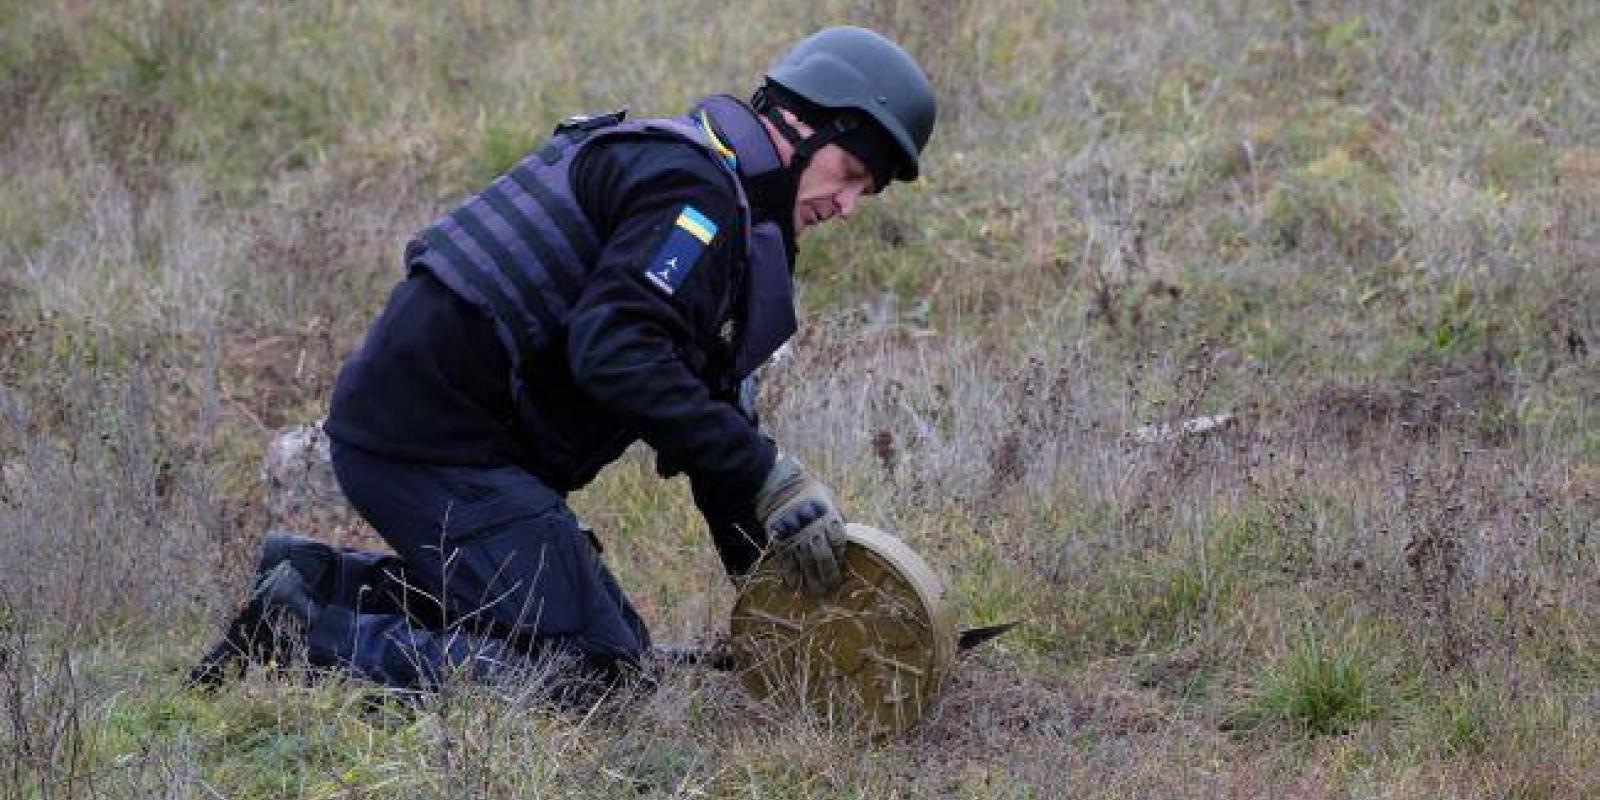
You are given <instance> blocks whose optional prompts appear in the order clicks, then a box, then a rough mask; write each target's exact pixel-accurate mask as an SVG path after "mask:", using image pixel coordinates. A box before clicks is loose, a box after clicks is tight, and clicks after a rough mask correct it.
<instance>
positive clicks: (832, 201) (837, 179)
mask: <svg viewBox="0 0 1600 800" xmlns="http://www.w3.org/2000/svg"><path fill="white" fill-rule="evenodd" d="M876 191H877V187H876V186H874V185H873V183H872V172H871V171H870V170H868V169H867V166H866V165H865V164H862V163H861V159H858V158H856V157H855V156H853V155H851V154H850V152H849V151H848V150H845V149H844V148H842V147H840V146H838V145H836V144H830V145H827V146H825V147H823V148H822V149H821V150H818V151H817V152H816V154H815V155H813V156H812V157H811V162H810V163H809V164H807V165H806V169H805V172H802V173H800V188H799V191H798V192H796V193H795V201H794V231H795V234H796V235H799V234H801V233H804V232H805V231H806V229H807V228H810V227H811V226H813V225H817V224H819V223H823V222H827V221H828V220H830V219H833V218H835V217H848V216H850V213H851V212H853V211H855V209H856V203H857V202H860V200H861V198H862V196H863V195H869V194H873V193H875V192H876Z"/></svg>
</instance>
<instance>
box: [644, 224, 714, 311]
mask: <svg viewBox="0 0 1600 800" xmlns="http://www.w3.org/2000/svg"><path fill="white" fill-rule="evenodd" d="M715 238H717V223H715V222H712V221H711V219H710V218H709V217H707V216H706V215H705V214H702V213H700V212H699V211H698V210H697V209H695V207H694V206H684V207H683V211H681V212H679V213H678V219H677V220H676V221H675V222H673V224H672V229H671V230H669V231H667V238H666V240H665V241H663V242H662V243H661V248H660V249H659V250H657V251H656V254H655V255H654V256H652V257H651V258H650V263H649V266H647V267H645V271H644V275H645V277H646V278H648V279H649V280H650V282H651V283H653V284H655V286H656V288H657V289H660V290H661V291H663V292H666V293H667V294H672V293H674V292H676V291H678V287H679V286H682V285H683V281H684V279H686V278H688V277H689V272H690V270H693V269H694V265H695V263H696V262H698V261H699V260H700V254H701V253H704V252H705V249H706V246H707V245H709V244H711V240H712V239H715Z"/></svg>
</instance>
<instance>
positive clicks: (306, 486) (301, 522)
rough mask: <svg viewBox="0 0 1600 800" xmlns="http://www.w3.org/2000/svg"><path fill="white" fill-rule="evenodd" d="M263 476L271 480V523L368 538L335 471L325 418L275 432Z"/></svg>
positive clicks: (339, 536) (329, 536)
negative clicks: (347, 499)
mask: <svg viewBox="0 0 1600 800" xmlns="http://www.w3.org/2000/svg"><path fill="white" fill-rule="evenodd" d="M261 478H262V480H263V481H265V482H266V489H267V518H268V527H269V529H271V528H279V529H284V530H293V531H303V532H305V533H307V534H309V535H313V536H316V537H317V538H320V539H332V540H339V539H346V540H348V539H350V538H352V537H356V538H365V537H360V536H359V532H360V531H363V530H365V529H366V526H365V524H364V523H363V522H362V521H361V517H360V515H358V514H357V513H356V511H355V509H353V508H351V507H350V504H349V503H348V502H347V501H346V500H345V499H344V492H343V491H342V490H341V489H340V488H339V481H338V479H337V478H335V477H334V474H333V460H332V457H331V456H330V455H329V451H328V435H327V434H326V433H323V432H322V423H321V421H317V422H313V423H309V424H306V425H295V426H292V427H289V428H283V429H280V430H279V431H277V433H275V434H273V437H272V440H271V441H270V442H269V443H268V444H267V452H266V456H265V458H264V459H263V461H262V465H261Z"/></svg>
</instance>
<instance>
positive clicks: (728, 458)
mask: <svg viewBox="0 0 1600 800" xmlns="http://www.w3.org/2000/svg"><path fill="white" fill-rule="evenodd" d="M717 177H719V176H707V175H704V174H700V173H697V172H695V171H693V170H672V171H668V172H665V173H658V174H655V175H653V176H652V179H651V180H650V181H649V183H648V185H647V186H644V187H639V188H640V190H636V191H629V192H627V195H628V196H627V197H626V198H623V199H621V200H619V202H621V203H623V204H624V208H623V209H622V210H621V213H619V214H617V215H616V223H615V225H614V226H613V227H612V229H611V231H610V234H609V235H608V236H607V237H606V241H605V244H604V246H603V249H602V252H601V255H600V258H599V260H598V262H597V263H596V265H595V267H594V272H593V273H592V274H591V277H590V280H589V281H588V283H587V285H586V287H585V289H584V292H583V294H582V295H581V296H580V297H579V299H578V302H577V304H576V305H575V306H574V308H573V310H572V314H571V317H570V318H569V323H568V328H567V357H568V363H569V364H570V365H571V369H572V377H573V380H574V382H575V383H576V385H577V386H578V388H579V389H580V390H582V391H583V392H584V393H585V394H586V395H588V396H589V397H590V398H591V399H593V400H594V402H595V403H597V404H599V405H600V406H602V407H604V408H605V409H607V410H608V411H610V412H611V413H614V414H617V415H618V416H620V417H622V418H623V419H625V420H627V421H628V422H629V424H630V425H631V426H633V427H634V428H635V429H636V430H638V432H639V435H640V437H641V438H643V439H644V441H645V442H646V443H647V444H649V445H650V446H651V447H654V448H655V449H656V451H657V452H658V454H659V455H660V456H661V457H662V458H663V459H665V460H667V461H670V462H671V463H674V464H677V465H679V466H680V467H682V468H683V470H684V471H686V472H688V473H689V475H690V477H691V478H692V479H693V480H694V481H695V483H696V485H697V486H700V485H702V484H703V485H704V486H706V487H714V489H713V488H708V489H707V491H710V492H711V493H712V494H715V495H718V496H721V497H724V498H739V499H742V500H746V501H747V500H748V499H749V498H751V497H753V496H754V495H755V492H756V490H757V489H758V488H759V487H760V485H761V482H762V481H763V480H764V479H765V478H766V474H767V472H768V471H769V470H770V469H771V467H772V463H773V460H774V458H775V456H776V451H775V448H774V447H773V445H772V443H771V442H769V441H768V440H766V439H765V438H763V437H762V436H761V435H760V433H759V432H758V431H757V429H756V426H755V425H754V423H752V422H751V421H750V420H749V419H747V418H746V417H745V416H744V415H743V414H741V413H740V412H739V410H738V409H737V408H736V407H735V406H733V405H732V404H730V403H728V402H725V401H723V400H720V399H717V398H715V397H713V396H712V388H711V387H710V386H709V385H707V383H706V380H705V379H704V378H702V377H701V375H702V374H703V371H704V370H705V369H706V366H707V363H706V362H707V359H708V358H709V357H710V353H711V351H712V350H713V347H714V344H715V342H716V336H717V335H718V330H717V328H718V326H719V324H720V322H721V319H722V318H723V317H724V316H725V311H726V309H727V307H728V305H729V303H730V295H731V293H732V286H733V278H734V274H733V270H734V268H735V263H734V262H735V252H736V247H735V245H734V243H733V240H734V237H736V236H737V235H739V223H738V219H737V214H738V207H737V205H736V202H735V200H734V198H733V197H731V196H730V189H729V188H728V187H727V186H725V185H720V184H719V183H718V181H717V180H716V178H717ZM707 234H709V235H707Z"/></svg>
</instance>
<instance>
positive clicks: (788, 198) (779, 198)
mask: <svg viewBox="0 0 1600 800" xmlns="http://www.w3.org/2000/svg"><path fill="white" fill-rule="evenodd" d="M690 117H691V118H693V119H694V120H695V122H696V124H698V125H700V126H701V127H702V128H705V129H706V133H707V135H708V136H709V137H710V138H711V140H712V144H713V146H714V147H716V148H717V149H718V151H719V152H723V157H724V159H725V160H727V161H728V162H729V165H730V166H732V167H733V168H734V169H735V171H736V172H737V173H738V175H739V182H740V183H741V184H742V185H743V186H744V191H745V196H746V197H747V198H749V201H750V216H751V224H752V225H754V224H759V223H762V222H769V221H770V222H774V223H777V225H778V228H779V229H780V230H781V231H782V232H783V242H784V248H785V250H787V251H788V255H789V264H790V268H791V269H792V268H793V265H794V257H795V254H796V252H797V250H798V248H797V247H796V243H795V231H794V201H795V194H796V191H797V189H798V187H797V186H796V185H795V179H794V176H793V175H792V174H791V173H790V171H789V170H787V169H784V167H783V161H782V159H780V158H779V156H778V150H777V147H775V146H774V145H773V143H772V137H770V136H768V135H767V129H766V127H765V126H763V125H762V124H761V120H760V118H759V117H757V116H756V113H755V111H754V110H752V109H751V108H750V107H749V106H748V105H745V104H744V103H743V102H742V101H740V100H738V99H736V98H734V97H730V96H728V95H723V94H719V95H712V96H710V97H707V98H705V99H704V100H701V101H700V102H699V103H698V104H696V105H695V107H694V109H693V110H692V111H690ZM724 151H726V152H724Z"/></svg>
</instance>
